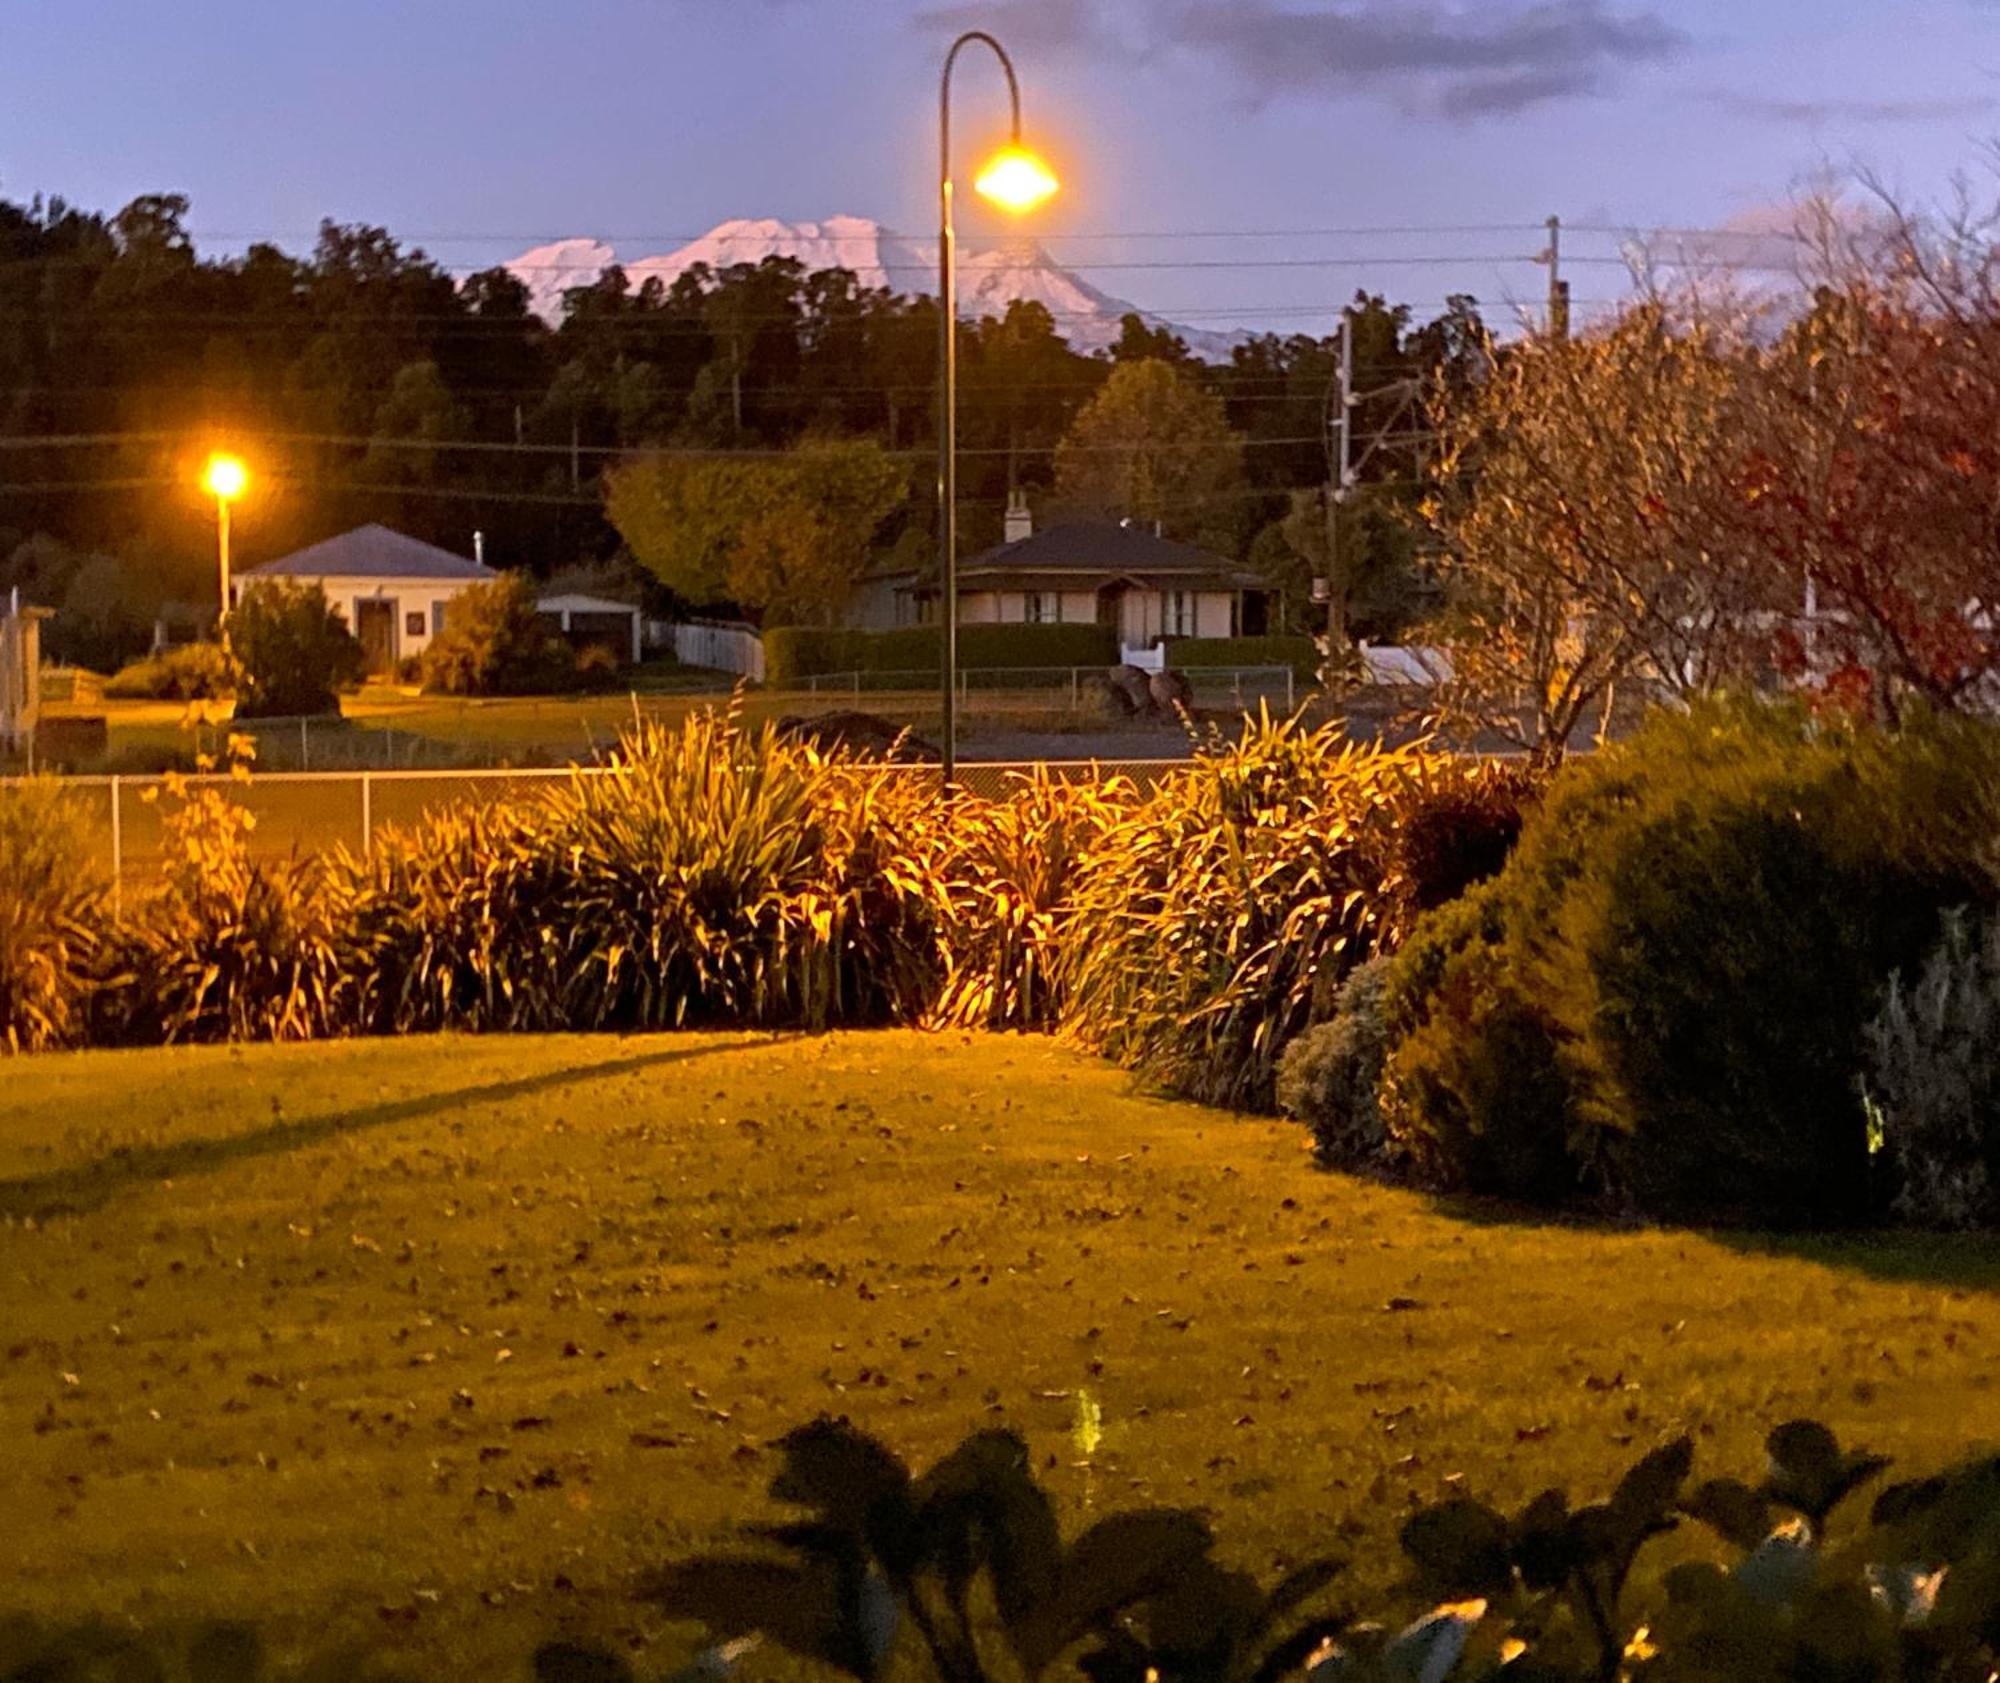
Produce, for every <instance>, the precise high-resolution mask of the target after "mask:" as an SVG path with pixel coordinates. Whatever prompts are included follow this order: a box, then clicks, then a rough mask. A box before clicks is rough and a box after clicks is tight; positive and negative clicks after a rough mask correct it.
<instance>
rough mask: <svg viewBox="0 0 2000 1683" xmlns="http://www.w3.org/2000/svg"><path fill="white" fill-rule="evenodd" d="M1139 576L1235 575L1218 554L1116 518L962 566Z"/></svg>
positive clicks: (964, 570) (1005, 547) (1002, 548)
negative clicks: (1163, 536)
mask: <svg viewBox="0 0 2000 1683" xmlns="http://www.w3.org/2000/svg"><path fill="white" fill-rule="evenodd" d="M989 571H991V572H1006V573H1059V574H1067V575H1072V576H1074V575H1077V574H1085V573H1089V574H1112V575H1118V576H1129V575H1138V576H1141V577H1145V578H1158V577H1162V576H1172V575H1176V574H1185V575H1191V576H1192V575H1199V576H1201V577H1204V578H1211V577H1219V576H1226V575H1232V574H1234V572H1235V568H1233V567H1232V566H1231V565H1230V564H1229V563H1228V562H1227V561H1225V560H1224V559H1223V558H1222V557H1221V556H1220V555H1213V554H1211V553H1210V552H1209V551H1207V550H1205V549H1197V548H1195V546H1194V545H1193V544H1187V543H1175V542H1174V541H1173V540H1172V539H1170V538H1161V537H1155V536H1154V535H1153V534H1152V533H1151V532H1149V531H1148V530H1147V529H1146V528H1145V527H1143V526H1138V525H1122V524H1120V523H1118V522H1117V521H1112V520H1075V521H1069V522H1066V523H1065V524H1063V525H1060V526H1051V527H1049V528H1048V529H1047V530H1045V531H1040V532H1036V533H1034V534H1032V535H1031V536H1029V537H1025V538H1016V539H1015V540H1014V541H1013V542H1012V543H1003V544H1000V545H998V546H997V547H995V548H993V549H989V550H986V551H984V552H983V553H981V554H978V555H972V556H968V557H967V558H966V559H965V560H963V561H961V562H960V563H959V564H958V572H959V577H960V578H963V577H965V576H966V574H968V573H971V572H989Z"/></svg>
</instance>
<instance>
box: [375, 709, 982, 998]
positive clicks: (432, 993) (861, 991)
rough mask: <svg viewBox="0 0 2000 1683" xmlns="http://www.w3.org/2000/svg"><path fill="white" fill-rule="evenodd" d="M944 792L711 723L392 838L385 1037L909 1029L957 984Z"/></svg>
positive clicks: (704, 719) (386, 892)
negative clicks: (462, 1032)
mask: <svg viewBox="0 0 2000 1683" xmlns="http://www.w3.org/2000/svg"><path fill="white" fill-rule="evenodd" d="M932 806H933V802H932V798H931V797H930V796H928V795H927V794H926V792H925V790H924V789H923V788H922V787H921V786H920V785H919V784H918V783H917V782H916V781H914V780H912V779H910V778H908V777H907V776H905V775H904V774H903V773H901V772H898V771H892V770H890V769H887V768H884V767H880V766H872V765H866V764H863V763H861V762H858V761H856V760H853V759H851V758H849V757H847V756H846V755H844V754H840V753H822V752H821V751H820V750H819V749H818V748H816V747H814V746H812V745H810V744H802V743H797V742H791V741H787V740H786V739H785V738H783V737H781V736H779V735H778V734H777V733H776V731H774V730H773V729H772V728H770V727H769V726H766V727H764V728H762V729H759V730H747V729H745V728H744V727H743V726H742V725H741V723H740V722H739V721H738V720H737V719H736V718H735V717H734V716H733V715H731V714H716V713H703V714H697V715H695V716H694V717H693V718H691V719H690V720H689V721H688V722H687V723H686V724H685V725H683V726H682V727H681V728H680V729H678V730H673V731H667V730H662V729H660V728H658V727H657V726H653V725H642V726H640V727H638V728H637V729H636V730H635V731H634V732H633V733H632V734H630V735H629V736H627V737H626V738H625V740H624V742H623V744H622V745H621V747H620V748H619V750H618V751H617V753H616V754H615V755H614V756H613V759H612V761H611V765H610V768H609V769H608V770H607V771H605V772H603V773H598V774H579V775H578V776H576V777H575V778H573V779H571V780H570V782H569V783H567V784H565V785H561V786H559V787H557V788H556V789H554V790H552V791H550V792H549V793H547V794H546V795H544V796H542V797H540V798H538V799H532V800H527V801H523V802H520V803H516V804H513V805H510V806H507V807H504V808H500V809H494V810H490V811H486V812H473V811H457V812H452V813H449V814H446V815H443V816H440V817H436V818H433V819H432V820H430V821H429V822H428V823H426V824H424V825H422V826H419V827H417V828H415V829H413V830H410V831H408V832H406V833H404V834H401V835H398V836H392V837H389V838H387V839H386V840H385V841H384V843H383V844H382V845H381V846H380V847H379V848H378V850H377V862H376V865H375V867H374V869H373V871H372V872H370V873H369V874H368V875H367V877H366V880H365V886H364V888H363V890H362V893H361V896H360V911H359V913H358V916H357V919H356V924H357V935H356V950H357V953H358V954H359V955H360V956H361V958H362V960H363V968H365V970H366V971H367V974H368V978H369V980H368V984H367V990H366V1005H365V1008H364V1013H363V1015H364V1020H365V1021H366V1023H367V1024H368V1026H370V1027H373V1028H377V1029H384V1030H389V1031H392V1032H393V1031H401V1030H410V1029H421V1028H438V1027H450V1026H457V1027H466V1028H479V1029H549V1030H554V1029H621V1030H636V1029H653V1028H676V1027H683V1026H687V1027H693V1026H704V1025H705V1026H717V1025H735V1024H746V1025H756V1026H760V1027H804V1028H824V1027H828V1026H831V1025H834V1024H871V1023H890V1022H908V1021H914V1020H915V1019H917V1018H918V1017H920V1016H922V1015H923V1013H924V1012H925V1010H926V1009H927V1008H928V1007H929V1005H930V1003H931V1001H932V1000H933V999H934V998H935V997H936V994H937V991H938V988H939V986H940V983H941V979H942V976H943V973H944V964H945V949H944V930H945V925H946V921H947V918H948V912H949V908H948V905H947V896H946V891H945V888H944V884H943V881H942V879H941V877H940V876H939V875H938V874H937V871H936V868H935V863H934V862H935V860H936V859H937V857H938V849H937V847H936V845H935V842H934V839H933V836H932V826H933V825H934V822H935V820H934V817H933V813H932Z"/></svg>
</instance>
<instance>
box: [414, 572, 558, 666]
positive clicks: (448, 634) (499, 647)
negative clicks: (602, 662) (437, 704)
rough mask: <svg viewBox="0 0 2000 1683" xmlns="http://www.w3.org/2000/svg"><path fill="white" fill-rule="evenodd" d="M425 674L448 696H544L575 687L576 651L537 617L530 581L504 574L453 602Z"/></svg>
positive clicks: (424, 659)
mask: <svg viewBox="0 0 2000 1683" xmlns="http://www.w3.org/2000/svg"><path fill="white" fill-rule="evenodd" d="M418 671H419V672H420V673H421V675H422V679H423V686H424V688H425V689H427V690H433V691H436V692H438V693H440V694H443V695H545V694H548V693H550V692H552V691H558V690H566V689H570V688H573V687H574V686H575V683H576V651H575V650H573V649H572V648H571V647H570V646H569V644H568V643H567V642H566V641H565V640H564V638H563V636H562V634H561V633H560V632H558V631H556V630H555V629H554V628H553V627H552V626H550V625H549V624H548V622H547V621H545V620H544V619H542V618H541V616H540V615H539V614H537V613H536V611H535V587H534V585H533V584H532V583H531V582H530V581H529V580H528V578H527V577H525V576H524V575H523V574H520V573H503V574H502V575H501V576H500V577H499V578H496V579H493V580H490V581H488V582H485V583H481V584H471V585H467V586H466V587H465V589H463V590H461V591H460V592H459V593H458V594H457V595H456V596H454V597H453V598H452V599H451V605H450V607H449V608H447V609H446V611H445V616H444V629H443V630H442V631H441V632H439V633H438V635H437V636H436V637H434V638H432V639H431V642H430V644H429V646H428V647H427V648H425V650H424V652H423V654H422V655H421V656H420V657H419V659H418Z"/></svg>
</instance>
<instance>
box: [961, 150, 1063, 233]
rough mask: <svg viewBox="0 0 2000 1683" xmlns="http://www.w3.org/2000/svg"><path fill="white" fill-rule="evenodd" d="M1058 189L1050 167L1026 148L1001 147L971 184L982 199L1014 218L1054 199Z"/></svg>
mask: <svg viewBox="0 0 2000 1683" xmlns="http://www.w3.org/2000/svg"><path fill="white" fill-rule="evenodd" d="M1057 185H1058V183H1057V181H1056V178H1055V176H1054V174H1053V173H1052V172H1051V171H1050V169H1049V166H1048V165H1047V164H1045V163H1043V162H1042V160H1041V159H1040V158H1038V157H1036V156H1035V154H1034V153H1032V152H1030V151H1029V150H1028V149H1027V148H1026V147H1025V146H1006V147H1002V148H1001V149H1000V150H999V151H998V152H995V153H994V154H993V156H992V158H991V159H989V160H988V161H987V165H986V167H985V168H984V169H983V170H981V171H980V172H979V178H978V180H976V181H975V182H973V186H974V187H976V188H977V189H978V190H979V193H980V196H981V197H983V198H987V199H990V200H992V201H993V203H995V204H996V205H999V206H1000V207H1001V208H1002V209H1003V210H1011V211H1013V212H1014V213H1015V214H1016V215H1017V216H1018V215H1020V214H1021V213H1022V212H1023V211H1029V210H1033V209H1034V208H1035V206H1036V205H1038V204H1040V203H1041V202H1042V201H1043V200H1044V199H1047V198H1049V197H1050V196H1051V195H1053V194H1054V192H1055V191H1056V187H1057Z"/></svg>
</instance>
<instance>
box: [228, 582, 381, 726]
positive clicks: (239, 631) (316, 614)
mask: <svg viewBox="0 0 2000 1683" xmlns="http://www.w3.org/2000/svg"><path fill="white" fill-rule="evenodd" d="M229 647H230V651H231V652H232V653H233V654H234V655H235V657H236V662H237V665H238V667H239V668H240V670H241V672H242V682H241V683H240V684H239V685H238V686H237V697H236V716H237V717H238V718H239V719H251V718H259V719H276V718H293V717H296V716H299V715H303V714H308V713H338V712H339V711H340V692H341V691H342V690H343V689H350V688H352V687H353V686H354V685H356V684H358V683H360V682H361V680H362V677H363V676H364V675H365V673H366V670H367V665H366V662H365V661H364V659H363V658H362V653H361V645H360V644H359V643H358V642H356V641H355V639H354V633H353V632H352V631H350V630H348V628H347V621H346V620H344V619H342V618H341V617H340V615H339V614H338V613H336V612H335V611H334V609H333V605H332V603H330V602H328V601H327V599H326V592H325V591H324V590H322V589H321V588H320V587H319V585H318V584H317V583H311V584H306V583H300V582H297V581H295V580H292V579H273V580H271V581H269V582H265V583H259V584H257V585H255V586H253V587H252V588H251V589H249V590H246V591H245V592H244V593H243V600H242V601H241V602H240V603H239V604H238V606H237V608H236V611H235V612H234V613H233V614H231V615H230V616H229Z"/></svg>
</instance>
